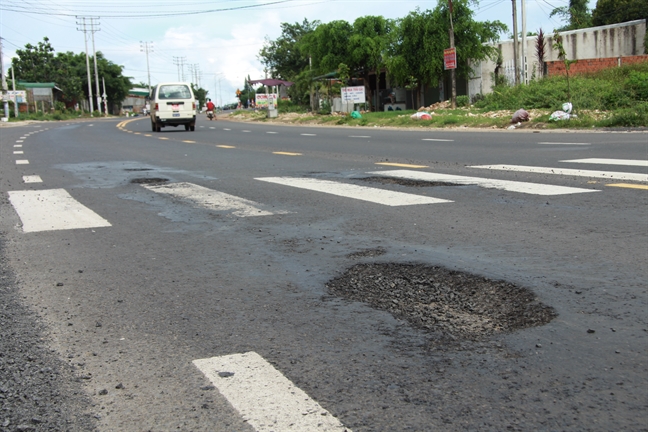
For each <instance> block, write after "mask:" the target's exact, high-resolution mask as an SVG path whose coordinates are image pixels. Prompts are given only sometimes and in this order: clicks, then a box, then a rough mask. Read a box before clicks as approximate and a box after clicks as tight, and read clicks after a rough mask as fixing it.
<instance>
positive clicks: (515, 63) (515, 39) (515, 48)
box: [513, 0, 520, 85]
mask: <svg viewBox="0 0 648 432" xmlns="http://www.w3.org/2000/svg"><path fill="white" fill-rule="evenodd" d="M518 61H519V59H518V30H517V0H513V66H514V68H515V85H518V84H520V68H519V65H518Z"/></svg>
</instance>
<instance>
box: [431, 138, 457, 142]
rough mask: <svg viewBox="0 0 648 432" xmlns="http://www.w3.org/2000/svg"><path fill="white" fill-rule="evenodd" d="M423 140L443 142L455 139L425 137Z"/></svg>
mask: <svg viewBox="0 0 648 432" xmlns="http://www.w3.org/2000/svg"><path fill="white" fill-rule="evenodd" d="M423 141H441V142H453V141H454V140H453V139H440V138H423Z"/></svg>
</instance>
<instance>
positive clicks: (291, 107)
mask: <svg viewBox="0 0 648 432" xmlns="http://www.w3.org/2000/svg"><path fill="white" fill-rule="evenodd" d="M277 108H278V109H279V112H280V113H298V114H303V113H306V112H308V108H307V107H304V106H301V105H299V104H296V103H294V102H292V101H289V100H281V99H279V100H277Z"/></svg>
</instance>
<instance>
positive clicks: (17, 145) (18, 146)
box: [14, 144, 22, 148]
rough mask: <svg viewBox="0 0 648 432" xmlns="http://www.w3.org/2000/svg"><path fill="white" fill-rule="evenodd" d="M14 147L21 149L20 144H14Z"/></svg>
mask: <svg viewBox="0 0 648 432" xmlns="http://www.w3.org/2000/svg"><path fill="white" fill-rule="evenodd" d="M14 147H15V148H21V147H22V144H14Z"/></svg>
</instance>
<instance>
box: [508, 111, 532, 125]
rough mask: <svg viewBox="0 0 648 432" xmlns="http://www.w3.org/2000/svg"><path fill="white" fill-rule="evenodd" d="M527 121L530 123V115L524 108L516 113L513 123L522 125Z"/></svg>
mask: <svg viewBox="0 0 648 432" xmlns="http://www.w3.org/2000/svg"><path fill="white" fill-rule="evenodd" d="M525 121H529V113H528V112H527V111H526V110H525V109H523V108H520V109H519V110H517V111H515V113H514V114H513V118H512V119H511V123H520V122H525Z"/></svg>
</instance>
